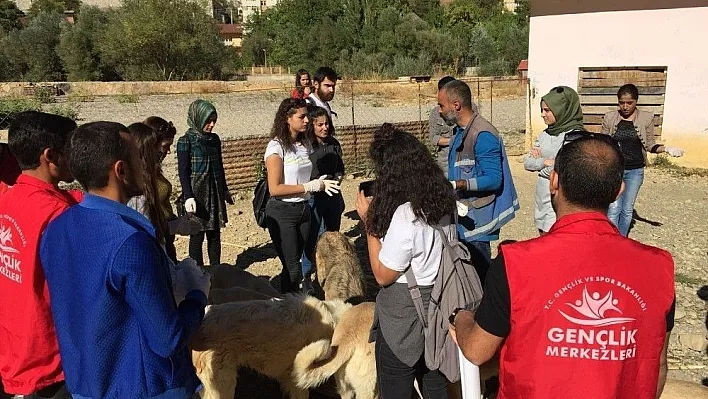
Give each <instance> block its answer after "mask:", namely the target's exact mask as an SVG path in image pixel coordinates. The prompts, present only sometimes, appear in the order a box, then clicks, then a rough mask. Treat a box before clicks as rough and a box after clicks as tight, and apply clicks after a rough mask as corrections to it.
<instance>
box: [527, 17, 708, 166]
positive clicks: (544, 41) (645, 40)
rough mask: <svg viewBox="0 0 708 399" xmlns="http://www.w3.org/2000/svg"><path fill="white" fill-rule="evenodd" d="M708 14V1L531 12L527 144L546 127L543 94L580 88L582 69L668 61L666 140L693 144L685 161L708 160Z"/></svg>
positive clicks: (693, 163)
mask: <svg viewBox="0 0 708 399" xmlns="http://www.w3.org/2000/svg"><path fill="white" fill-rule="evenodd" d="M706 21H708V7H695V8H677V9H659V10H639V11H616V12H595V13H584V14H568V15H547V16H536V17H532V18H531V27H530V37H529V80H530V82H529V83H530V85H531V88H530V92H531V95H530V98H529V101H530V107H528V108H527V116H526V119H527V144H528V143H530V142H531V137H532V136H536V135H538V134H539V133H540V132H541V131H543V129H545V127H546V126H545V124H544V123H543V120H542V119H541V115H540V110H539V102H540V100H541V97H542V96H543V95H544V94H545V93H547V92H548V91H549V90H550V89H551V88H553V87H554V86H558V85H566V86H570V87H573V88H577V85H578V68H580V67H623V66H666V67H667V68H668V69H667V80H666V96H665V103H664V122H663V131H662V141H663V142H665V143H666V144H668V145H673V146H680V147H683V148H684V149H685V150H686V155H685V156H684V158H682V159H679V160H678V163H681V164H685V165H686V166H703V167H708V112H707V110H708V79H707V78H706V73H708V52H705V51H698V49H701V48H705V40H706V38H708V23H707V22H706ZM527 105H529V104H527Z"/></svg>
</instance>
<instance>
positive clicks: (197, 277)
mask: <svg viewBox="0 0 708 399" xmlns="http://www.w3.org/2000/svg"><path fill="white" fill-rule="evenodd" d="M175 267H176V271H175V274H174V276H176V278H175V277H173V294H174V296H175V301H176V302H177V304H179V303H180V302H181V301H182V300H183V299H184V297H185V296H186V295H187V293H188V292H190V291H193V290H199V291H201V292H203V293H204V295H206V296H207V297H209V290H210V289H211V275H210V274H209V273H207V272H205V271H204V270H202V268H201V267H199V266H197V262H195V261H194V260H193V259H191V258H187V259H185V260H183V261H182V262H180V263H178V264H177V265H176V266H175Z"/></svg>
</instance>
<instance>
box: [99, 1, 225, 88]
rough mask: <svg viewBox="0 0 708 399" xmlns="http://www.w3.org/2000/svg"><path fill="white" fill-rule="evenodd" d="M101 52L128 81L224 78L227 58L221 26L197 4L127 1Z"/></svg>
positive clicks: (107, 32) (101, 46)
mask: <svg viewBox="0 0 708 399" xmlns="http://www.w3.org/2000/svg"><path fill="white" fill-rule="evenodd" d="M99 47H100V52H101V57H102V61H103V62H104V63H105V65H107V66H112V67H114V68H115V70H116V71H117V72H118V74H119V75H120V76H121V78H123V79H125V80H180V79H204V78H207V79H209V78H212V79H213V78H219V77H220V75H221V68H222V63H223V60H224V59H227V58H228V55H227V53H226V51H227V49H226V46H224V44H223V42H222V40H221V39H220V38H219V35H218V28H217V26H216V22H215V21H214V19H212V17H211V16H210V15H208V14H207V13H206V10H205V8H203V7H202V6H201V5H200V4H199V3H197V2H196V1H193V0H124V2H123V6H122V7H121V8H120V9H119V10H118V11H117V12H116V13H115V14H114V15H113V16H112V17H111V18H110V19H109V24H108V27H107V29H106V32H105V35H104V36H103V40H102V41H101V44H100V45H99Z"/></svg>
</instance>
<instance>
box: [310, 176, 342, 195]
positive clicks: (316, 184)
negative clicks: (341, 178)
mask: <svg viewBox="0 0 708 399" xmlns="http://www.w3.org/2000/svg"><path fill="white" fill-rule="evenodd" d="M303 187H305V192H306V193H314V192H319V191H324V192H326V193H327V195H329V196H332V195H334V194H336V193H338V192H339V190H340V187H339V182H338V181H337V180H327V176H326V175H325V176H321V177H320V178H319V179H315V180H312V181H309V182H307V183H305V184H303Z"/></svg>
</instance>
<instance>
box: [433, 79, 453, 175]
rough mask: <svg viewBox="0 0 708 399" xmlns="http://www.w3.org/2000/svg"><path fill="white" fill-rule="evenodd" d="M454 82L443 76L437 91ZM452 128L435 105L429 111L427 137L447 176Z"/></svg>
mask: <svg viewBox="0 0 708 399" xmlns="http://www.w3.org/2000/svg"><path fill="white" fill-rule="evenodd" d="M453 80H455V78H453V77H452V76H444V77H442V78H441V79H440V80H438V91H440V90H442V88H443V87H445V85H446V84H448V83H450V82H452V81H453ZM452 132H453V127H452V126H450V125H448V124H447V122H445V120H444V119H443V118H441V117H440V108H439V107H438V106H437V105H436V106H435V107H434V108H433V109H432V110H430V118H429V119H428V135H429V137H430V144H432V146H433V150H434V151H435V153H436V154H437V161H438V165H440V168H441V169H442V170H443V172H444V173H445V176H447V157H448V155H449V153H450V150H449V149H450V137H451V136H452Z"/></svg>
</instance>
